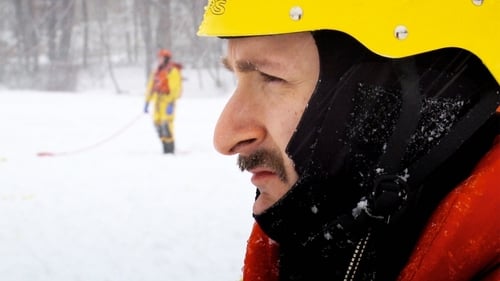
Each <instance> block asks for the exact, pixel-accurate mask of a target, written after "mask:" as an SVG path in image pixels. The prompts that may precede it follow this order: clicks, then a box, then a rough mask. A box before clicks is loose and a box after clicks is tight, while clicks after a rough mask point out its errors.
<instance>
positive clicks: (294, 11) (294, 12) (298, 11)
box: [290, 6, 304, 21]
mask: <svg viewBox="0 0 500 281" xmlns="http://www.w3.org/2000/svg"><path fill="white" fill-rule="evenodd" d="M302 15H304V10H302V8H301V7H299V6H294V7H292V8H291V9H290V18H291V19H292V20H294V21H299V20H300V19H302Z"/></svg>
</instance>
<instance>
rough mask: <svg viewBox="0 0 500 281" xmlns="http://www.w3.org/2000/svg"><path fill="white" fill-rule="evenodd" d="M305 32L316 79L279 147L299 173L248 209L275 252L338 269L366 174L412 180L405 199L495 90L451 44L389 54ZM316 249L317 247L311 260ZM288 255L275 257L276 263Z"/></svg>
mask: <svg viewBox="0 0 500 281" xmlns="http://www.w3.org/2000/svg"><path fill="white" fill-rule="evenodd" d="M313 36H314V38H315V41H316V44H317V47H318V51H319V58H320V75H319V81H318V83H317V86H316V88H315V90H314V93H313V94H312V96H311V99H310V101H309V103H308V105H307V108H306V109H305V111H304V114H303V116H302V118H301V120H300V122H299V124H298V127H297V130H296V132H295V133H294V135H293V136H292V138H291V140H290V142H289V144H288V146H287V153H288V155H289V156H290V158H291V159H292V160H293V161H294V164H295V168H296V170H297V172H298V174H299V180H298V181H297V182H296V183H295V185H294V186H293V187H292V188H291V190H290V191H289V192H288V193H287V194H286V195H285V196H284V197H283V198H282V199H281V200H280V201H278V202H277V203H276V204H275V205H273V206H272V207H270V208H269V209H268V210H266V211H265V212H264V213H263V214H260V215H255V219H256V220H257V222H258V223H259V225H260V226H261V227H262V229H263V230H264V231H265V232H266V234H268V235H269V236H270V237H271V238H272V239H274V240H276V241H277V242H278V243H279V244H280V245H281V246H282V249H283V250H282V253H283V251H284V253H286V252H287V251H291V252H299V253H300V254H301V255H303V256H304V257H305V256H308V257H310V258H311V259H312V260H311V261H310V262H311V263H313V262H314V263H315V264H317V266H315V267H313V268H311V269H310V270H311V272H313V271H315V270H317V268H320V267H322V264H323V265H324V266H326V267H328V266H329V265H331V264H332V261H333V262H335V263H337V264H338V265H339V267H341V268H344V269H345V267H346V266H347V264H348V262H349V257H350V256H351V254H352V251H353V248H354V247H355V244H356V243H357V241H360V240H361V239H362V237H365V235H366V232H367V229H369V228H371V227H372V226H373V224H372V223H371V222H370V221H369V220H370V216H368V217H367V216H358V215H359V213H360V210H361V209H364V210H366V206H363V205H362V204H361V205H360V203H362V201H363V199H364V198H370V197H371V196H372V195H373V194H374V192H373V188H374V182H376V181H377V180H378V178H379V177H380V176H384V175H389V176H390V175H396V177H397V178H398V179H402V180H401V181H404V182H405V183H406V182H407V181H408V182H409V183H410V185H412V186H413V187H410V189H411V190H413V191H411V192H409V194H404V197H405V198H404V200H408V201H411V200H413V198H415V197H416V194H415V192H414V190H418V187H419V186H420V185H421V184H422V182H424V181H425V180H426V176H427V174H428V173H427V171H426V169H431V168H436V167H432V165H431V167H429V168H427V167H425V165H420V163H421V162H422V161H421V160H422V159H425V160H429V161H431V163H432V161H433V160H435V161H433V162H435V163H438V162H439V161H443V160H444V159H441V158H446V156H443V157H435V158H432V157H434V154H436V151H437V150H446V149H436V148H437V147H440V146H445V147H452V148H448V152H447V153H449V154H451V153H452V152H453V151H454V149H458V147H459V146H460V145H461V144H462V143H463V142H464V141H465V140H466V139H467V138H468V137H469V136H470V135H472V134H473V133H474V131H475V129H477V128H479V127H480V126H481V125H482V124H483V123H485V122H486V120H487V119H488V118H489V117H490V116H492V115H493V114H494V112H495V108H496V106H497V105H498V88H499V86H498V84H497V83H496V82H495V80H494V79H493V78H492V77H491V75H490V74H489V73H488V72H487V71H486V69H485V67H484V66H483V65H482V63H481V62H480V61H479V60H478V59H477V58H476V57H475V56H473V55H472V54H470V53H468V52H466V51H463V50H460V49H443V50H438V51H433V52H429V53H425V54H421V55H417V56H412V57H408V58H402V59H389V58H385V57H381V56H378V55H376V54H374V53H372V52H371V51H369V50H368V49H366V48H365V47H363V46H362V45H361V44H360V43H359V42H357V41H356V40H354V39H353V38H351V37H350V36H348V35H346V34H343V33H340V32H335V31H317V32H314V33H313ZM483 100H486V102H482V103H481V101H483ZM471 112H473V113H475V115H471ZM472 117H474V118H472ZM469 119H474V120H476V121H472V122H469V121H467V120H469ZM464 120H465V121H464ZM461 123H464V124H465V125H464V124H461ZM460 126H461V127H460ZM464 127H465V130H462V129H464ZM456 128H459V129H461V130H457V129H456ZM454 130H455V131H467V133H465V134H461V133H458V134H455V133H454ZM446 138H449V139H451V141H446V142H444V140H445V139H446ZM437 154H439V153H437ZM429 155H432V157H431V158H429ZM409 170H410V171H409ZM420 170H422V171H425V172H421V173H420ZM413 172H415V175H419V176H413V174H412V173H413ZM382 201H383V200H382ZM368 202H370V201H369V200H368ZM382 205H383V204H382ZM328 241H331V242H328ZM318 252H323V253H325V255H324V256H323V257H321V258H317V259H315V258H314V253H318ZM309 253H310V255H309ZM327 253H328V254H327ZM295 254H297V253H295ZM290 256H293V255H286V254H284V255H282V257H281V258H282V264H287V260H288V258H289V257H290ZM369 256H370V255H368V257H367V258H369ZM372 256H373V255H372ZM290 264H292V265H290V266H289V267H287V268H288V270H289V271H291V273H290V274H291V275H294V273H293V272H294V265H293V262H290ZM311 272H310V273H311ZM366 272H373V270H370V269H366ZM297 274H298V275H300V274H303V272H301V273H297ZM342 274H343V273H342ZM367 278H368V277H367ZM297 280H299V279H297ZM367 280H369V278H368V279H367Z"/></svg>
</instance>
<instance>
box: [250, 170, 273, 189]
mask: <svg viewBox="0 0 500 281" xmlns="http://www.w3.org/2000/svg"><path fill="white" fill-rule="evenodd" d="M248 171H249V172H250V173H252V178H251V181H252V184H254V185H255V186H262V185H263V184H264V183H265V181H268V180H270V179H271V178H272V177H276V176H277V175H276V173H275V172H274V171H273V170H270V169H268V168H253V169H250V170H248Z"/></svg>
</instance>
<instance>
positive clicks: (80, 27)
mask: <svg viewBox="0 0 500 281" xmlns="http://www.w3.org/2000/svg"><path fill="white" fill-rule="evenodd" d="M206 4H207V0H119V1H117V0H0V61H1V63H0V84H1V85H3V86H4V87H8V88H11V89H35V90H47V91H75V90H76V89H77V85H78V81H79V78H80V77H81V76H83V74H85V75H86V76H90V77H95V79H103V78H102V77H108V78H110V79H111V80H112V81H113V84H114V86H115V90H116V92H117V93H121V92H122V89H120V84H119V81H116V78H115V74H114V71H115V69H116V68H117V67H123V66H140V67H143V69H144V75H145V76H147V75H149V73H150V71H151V70H152V67H154V65H155V64H156V53H157V51H158V50H159V49H160V48H167V49H170V50H172V53H173V55H174V60H176V61H179V62H181V63H182V64H183V66H184V67H189V68H193V69H200V70H201V69H204V70H205V73H209V74H210V77H211V78H212V79H213V81H214V83H215V85H218V84H219V83H221V81H220V79H221V78H220V72H219V68H220V67H219V65H220V56H221V54H222V49H223V44H222V43H223V42H222V40H214V39H213V38H204V37H198V36H197V35H196V31H197V29H198V25H199V23H200V21H201V19H202V17H203V11H204V6H205V5H206ZM206 70H208V71H206Z"/></svg>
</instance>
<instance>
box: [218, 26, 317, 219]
mask: <svg viewBox="0 0 500 281" xmlns="http://www.w3.org/2000/svg"><path fill="white" fill-rule="evenodd" d="M227 50H228V52H227V56H226V57H225V58H224V64H225V66H226V67H227V68H228V69H229V70H231V71H232V72H233V73H234V75H235V76H236V78H237V81H238V82H237V85H236V89H235V91H234V93H233V95H232V96H231V98H230V99H229V101H228V103H227V104H226V106H225V108H224V110H223V112H222V114H221V116H220V117H219V120H218V122H217V126H216V128H215V133H214V145H215V148H216V149H217V150H218V151H219V152H220V153H222V154H225V155H233V154H238V165H239V166H240V168H241V169H242V170H247V171H249V172H250V173H252V179H251V181H252V183H253V184H254V185H255V186H256V187H257V188H258V190H259V191H260V195H259V197H258V198H257V199H256V201H255V203H254V206H253V212H254V214H260V213H262V212H263V211H264V210H266V209H267V208H269V207H270V206H271V205H273V204H274V203H275V202H276V201H278V200H279V199H280V198H281V197H282V196H283V195H284V194H285V193H286V192H287V191H288V190H289V189H290V188H291V186H292V185H293V184H294V183H295V182H296V181H297V179H298V175H297V172H296V171H295V169H294V165H293V162H292V160H291V159H290V158H289V157H288V156H287V155H286V153H285V148H286V146H287V144H288V142H289V140H290V138H291V136H292V134H293V132H294V131H295V128H296V127H297V125H298V122H299V120H300V118H301V116H302V113H303V112H304V109H305V107H306V105H307V102H308V101H309V98H310V97H311V94H312V92H313V91H314V88H315V86H316V83H317V80H318V76H319V57H318V51H317V48H316V44H315V42H314V39H313V37H312V35H311V34H310V33H308V32H304V33H293V34H286V35H273V36H256V37H244V38H236V39H229V40H228V48H227Z"/></svg>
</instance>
